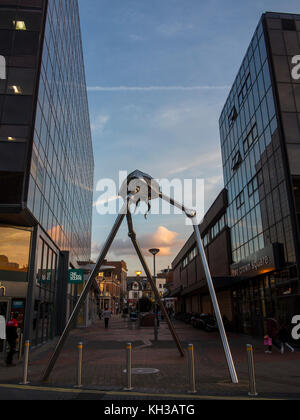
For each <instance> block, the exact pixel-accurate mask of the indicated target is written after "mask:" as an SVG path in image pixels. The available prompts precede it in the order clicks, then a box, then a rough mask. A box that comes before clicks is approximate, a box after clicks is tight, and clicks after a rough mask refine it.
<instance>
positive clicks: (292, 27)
mask: <svg viewBox="0 0 300 420" xmlns="http://www.w3.org/2000/svg"><path fill="white" fill-rule="evenodd" d="M281 22H282V29H283V30H284V31H296V24H295V21H294V20H292V19H281Z"/></svg>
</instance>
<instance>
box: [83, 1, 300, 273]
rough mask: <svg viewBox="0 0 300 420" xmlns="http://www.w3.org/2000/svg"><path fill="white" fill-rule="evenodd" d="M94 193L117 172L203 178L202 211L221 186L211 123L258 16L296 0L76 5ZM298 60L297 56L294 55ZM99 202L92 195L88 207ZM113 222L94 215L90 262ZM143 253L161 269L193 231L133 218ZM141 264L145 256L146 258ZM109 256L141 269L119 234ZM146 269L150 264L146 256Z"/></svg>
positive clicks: (171, 221) (173, 220)
mask: <svg viewBox="0 0 300 420" xmlns="http://www.w3.org/2000/svg"><path fill="white" fill-rule="evenodd" d="M79 3H80V9H81V10H80V12H81V25H82V32H83V46H84V55H85V63H86V73H87V84H88V92H89V103H90V115H91V124H92V134H93V142H94V154H95V164H96V169H95V186H96V183H97V182H98V181H99V180H100V179H103V178H111V179H114V180H116V181H117V180H118V177H119V170H127V171H128V172H132V171H133V170H135V169H140V170H142V171H144V172H147V173H149V174H150V175H152V176H153V177H154V178H158V179H161V178H169V179H172V178H179V179H185V178H192V179H195V178H204V179H205V207H206V209H207V208H208V207H209V206H210V205H211V204H212V202H213V200H214V198H215V197H216V195H217V194H218V192H219V191H220V190H221V189H222V186H223V177H222V164H221V152H220V140H219V129H218V119H219V115H220V112H221V110H222V107H223V105H224V103H225V100H226V97H227V95H228V93H229V89H230V86H231V85H232V83H233V81H234V78H235V75H236V73H237V71H238V69H239V66H240V63H241V61H242V58H243V56H244V54H245V52H246V50H247V47H248V45H249V42H250V40H251V37H252V35H253V33H254V30H255V28H256V26H257V23H258V21H259V18H260V15H261V14H262V13H263V12H266V11H280V12H293V13H300V4H299V0H289V2H285V3H283V2H282V1H279V0H252V1H251V2H250V1H246V2H241V1H237V0H227V1H226V2H225V1H224V0H211V1H203V0H163V1H162V0H79ZM299 53H300V52H299ZM99 198H101V192H97V191H95V194H94V202H96V201H97V200H98V199H99ZM114 218H115V216H100V215H99V214H97V210H96V206H95V207H94V222H93V257H94V258H95V257H96V256H97V252H98V251H99V249H100V248H101V245H102V244H103V242H104V240H105V238H106V236H107V234H108V232H109V230H110V229H111V226H112V224H113V221H114ZM134 220H135V223H136V230H137V233H138V235H139V237H140V241H141V245H142V247H143V248H144V249H145V250H147V249H148V248H149V247H159V248H161V249H162V252H161V255H160V256H159V257H158V259H157V263H158V267H159V268H161V269H162V268H167V267H168V266H169V265H170V264H171V262H172V260H173V259H174V257H175V256H176V254H177V252H178V251H179V250H180V248H181V247H182V245H183V244H184V242H185V240H186V239H188V237H189V236H190V235H191V233H192V228H191V227H187V226H186V225H185V221H184V217H183V216H180V215H176V216H161V217H160V216H157V215H156V216H153V215H150V216H149V217H148V220H147V221H145V219H144V217H143V216H142V215H139V216H136V217H135V218H134ZM148 255H149V254H148ZM109 257H110V258H111V259H114V260H116V259H118V260H119V259H122V258H123V259H124V260H125V261H126V262H127V263H128V266H129V270H130V274H133V273H134V272H135V271H136V270H139V269H141V267H140V265H139V263H138V261H137V259H136V258H135V257H134V252H133V249H132V247H131V245H130V244H129V242H128V238H127V228H126V225H125V224H124V226H123V227H122V229H121V231H120V235H119V236H118V238H117V241H116V243H115V245H114V248H113V250H112V252H111V253H110V255H109ZM148 261H149V263H151V266H150V267H151V268H152V257H148Z"/></svg>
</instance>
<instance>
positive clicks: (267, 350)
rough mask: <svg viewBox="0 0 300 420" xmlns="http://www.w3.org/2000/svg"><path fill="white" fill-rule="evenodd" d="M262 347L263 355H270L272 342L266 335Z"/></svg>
mask: <svg viewBox="0 0 300 420" xmlns="http://www.w3.org/2000/svg"><path fill="white" fill-rule="evenodd" d="M264 345H265V353H266V354H272V346H273V341H272V338H271V337H269V336H268V335H266V336H265V338H264Z"/></svg>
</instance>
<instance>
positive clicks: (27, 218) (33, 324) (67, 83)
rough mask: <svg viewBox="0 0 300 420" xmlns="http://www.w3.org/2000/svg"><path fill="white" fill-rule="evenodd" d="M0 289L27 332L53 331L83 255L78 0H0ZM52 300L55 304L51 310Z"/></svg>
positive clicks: (67, 305)
mask: <svg viewBox="0 0 300 420" xmlns="http://www.w3.org/2000/svg"><path fill="white" fill-rule="evenodd" d="M0 55H1V56H3V57H4V58H5V62H6V79H4V80H0V183H1V197H0V224H1V225H0V282H2V285H3V286H4V287H5V291H4V292H5V293H4V292H3V293H2V295H4V294H5V296H2V297H0V304H1V312H3V314H4V315H5V316H6V317H9V316H10V312H11V311H16V310H17V311H18V312H19V320H20V325H21V327H22V330H24V334H25V338H30V339H31V340H32V344H33V345H39V344H42V343H44V342H46V341H47V340H49V339H51V338H52V337H53V336H55V335H56V334H58V333H60V332H61V330H62V328H63V326H64V325H65V322H66V319H67V318H68V316H69V314H70V312H71V311H72V309H73V307H74V304H75V302H76V299H77V293H78V285H76V284H71V283H70V284H68V276H67V274H68V269H69V268H78V264H77V262H78V261H89V260H90V252H91V221H92V194H93V172H94V160H93V149H92V140H91V130H90V121H89V111H88V101H87V92H86V82H85V71H84V63H83V53H82V43H81V31H80V21H79V10H78V2H77V0H72V1H69V0H61V1H59V2H58V1H54V0H49V1H47V0H1V1H0ZM58 309H59V310H58Z"/></svg>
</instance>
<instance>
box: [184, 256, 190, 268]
mask: <svg viewBox="0 0 300 420" xmlns="http://www.w3.org/2000/svg"><path fill="white" fill-rule="evenodd" d="M188 264H189V259H188V257H186V258H185V259H184V260H183V263H182V268H186V267H187V266H188Z"/></svg>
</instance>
